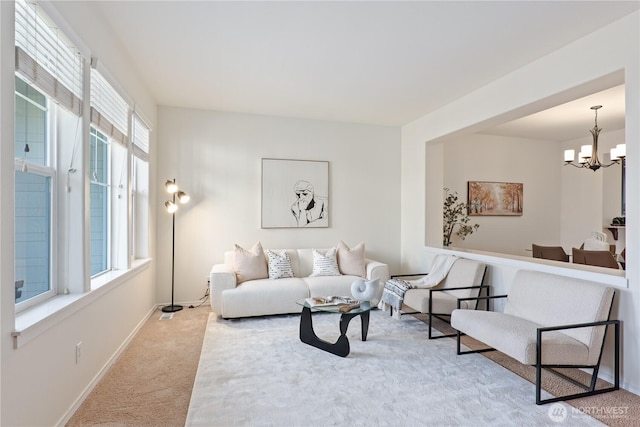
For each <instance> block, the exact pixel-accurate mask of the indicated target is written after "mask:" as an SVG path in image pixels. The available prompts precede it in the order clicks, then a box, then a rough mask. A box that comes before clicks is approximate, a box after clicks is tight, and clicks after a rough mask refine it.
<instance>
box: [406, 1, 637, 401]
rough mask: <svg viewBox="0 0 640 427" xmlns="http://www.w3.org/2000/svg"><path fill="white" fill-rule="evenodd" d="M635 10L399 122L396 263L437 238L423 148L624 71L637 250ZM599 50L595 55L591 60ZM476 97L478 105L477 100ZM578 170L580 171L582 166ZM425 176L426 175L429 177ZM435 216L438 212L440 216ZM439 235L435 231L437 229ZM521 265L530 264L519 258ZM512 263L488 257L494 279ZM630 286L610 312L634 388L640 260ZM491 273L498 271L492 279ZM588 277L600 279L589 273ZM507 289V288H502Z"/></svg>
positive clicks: (411, 263) (439, 182)
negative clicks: (619, 328)
mask: <svg viewBox="0 0 640 427" xmlns="http://www.w3.org/2000/svg"><path fill="white" fill-rule="evenodd" d="M639 22H640V13H638V12H636V13H633V14H631V15H629V16H627V17H625V18H623V19H621V20H619V21H617V22H615V23H613V24H611V25H609V26H607V27H604V28H603V29H601V30H599V31H596V32H594V33H592V34H590V35H589V36H587V37H584V38H582V39H580V40H577V41H575V42H574V43H571V44H569V45H567V46H565V47H564V48H562V49H560V50H558V51H556V52H554V53H552V54H550V55H547V56H545V57H543V58H540V59H539V60H537V61H535V62H534V63H532V64H529V65H527V66H525V67H522V68H521V69H519V70H517V71H515V72H513V73H511V74H509V75H506V76H504V77H503V78H501V79H499V80H497V81H495V82H493V83H491V84H489V85H487V86H485V87H483V88H480V89H479V90H477V91H475V92H473V93H470V94H468V95H467V96H465V97H464V98H461V99H459V100H457V101H455V102H453V103H451V104H449V105H447V106H444V107H443V108H441V109H439V110H437V111H435V112H433V113H431V114H428V115H426V116H424V117H421V118H420V119H418V120H416V121H414V122H412V123H410V124H408V125H406V126H404V127H403V128H402V208H403V211H402V268H403V269H405V270H415V269H419V268H424V264H425V263H426V262H428V254H426V253H425V249H427V248H425V242H426V244H427V245H429V244H431V245H432V246H437V245H435V244H433V243H431V242H438V241H440V234H441V233H442V231H441V230H442V219H441V215H442V214H441V209H440V213H438V210H437V208H436V206H441V204H442V187H443V184H444V172H442V173H441V170H440V167H441V166H436V167H434V169H435V171H431V170H429V169H428V168H426V166H425V165H426V161H425V160H426V158H427V156H429V157H431V156H435V157H438V156H440V158H442V154H441V153H442V151H443V148H442V144H443V142H442V141H438V139H439V138H443V137H445V136H447V135H452V134H454V133H467V134H470V133H473V132H475V131H477V130H478V129H480V128H482V127H485V126H487V125H488V124H490V123H499V122H501V121H507V120H510V119H514V118H517V117H520V116H523V115H526V114H529V113H531V112H533V111H536V110H540V109H543V108H548V107H550V106H552V105H553V104H558V103H560V102H558V101H559V100H560V101H568V100H570V99H571V98H570V97H573V98H576V97H579V96H584V95H586V94H588V93H589V92H585V90H587V89H590V90H591V93H593V92H596V91H598V90H602V89H604V88H605V87H612V86H614V85H615V84H620V83H622V82H620V81H614V82H613V84H610V85H609V86H605V87H602V84H601V82H602V81H603V80H604V81H610V80H611V77H612V76H613V77H614V79H613V80H616V77H617V75H619V74H620V71H621V70H622V72H623V73H624V83H625V94H626V96H625V110H626V128H625V140H626V143H627V186H628V187H627V188H628V189H629V190H628V191H627V196H626V197H627V218H628V221H627V227H626V238H627V246H626V248H627V258H628V259H638V253H640V221H638V218H640V194H639V193H638V192H637V191H636V190H635V189H637V188H638V187H639V186H640V142H639V141H640V95H639V94H640V42H639V40H640V35H639V31H638V27H639V25H638V23H639ZM594 52H597V53H598V59H597V61H594V60H593V54H594ZM479 105H481V106H482V108H478V106H479ZM582 172H583V173H584V171H582ZM427 178H428V179H427ZM525 209H526V207H525ZM438 216H440V217H438ZM435 236H437V238H436V237H435ZM522 265H523V266H526V268H535V265H529V264H522ZM512 268H513V264H511V263H509V262H507V261H506V260H505V261H501V260H500V259H499V258H497V259H495V260H494V264H492V265H491V269H492V273H491V275H490V277H491V278H492V279H491V280H492V284H496V283H500V284H501V285H502V284H504V283H508V281H506V282H505V281H504V280H503V279H504V277H509V275H510V274H511V273H510V272H508V271H507V270H509V269H512ZM626 276H627V279H628V283H629V286H628V288H625V289H617V291H618V298H617V301H616V306H615V310H614V313H613V315H614V316H615V317H617V318H619V319H621V320H623V321H624V326H623V369H622V381H623V387H625V388H627V389H631V390H634V391H635V392H636V393H640V363H639V362H640V318H639V317H638V315H637V313H638V312H640V263H629V264H628V265H627V271H626ZM497 278H501V279H500V280H498V279H497ZM594 280H598V278H597V277H594ZM504 290H508V289H504Z"/></svg>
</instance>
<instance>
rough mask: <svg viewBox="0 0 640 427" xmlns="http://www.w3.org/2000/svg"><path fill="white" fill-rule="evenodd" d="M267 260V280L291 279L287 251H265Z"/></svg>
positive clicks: (291, 273) (291, 272) (291, 274)
mask: <svg viewBox="0 0 640 427" xmlns="http://www.w3.org/2000/svg"><path fill="white" fill-rule="evenodd" d="M267 258H269V279H272V280H273V279H284V278H287V277H293V269H292V268H291V260H290V259H289V255H288V254H287V251H282V252H281V253H277V252H274V251H272V250H270V249H267Z"/></svg>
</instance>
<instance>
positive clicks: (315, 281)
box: [303, 275, 358, 297]
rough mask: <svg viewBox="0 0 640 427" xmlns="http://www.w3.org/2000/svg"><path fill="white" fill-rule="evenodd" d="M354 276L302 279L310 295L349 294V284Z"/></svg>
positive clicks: (353, 279)
mask: <svg viewBox="0 0 640 427" xmlns="http://www.w3.org/2000/svg"><path fill="white" fill-rule="evenodd" d="M357 278H358V277H356V276H342V275H341V276H318V277H305V278H304V279H303V280H304V281H305V282H306V283H307V286H309V295H310V296H312V297H327V296H345V297H348V296H351V284H352V283H353V282H354V281H355V280H356V279H357Z"/></svg>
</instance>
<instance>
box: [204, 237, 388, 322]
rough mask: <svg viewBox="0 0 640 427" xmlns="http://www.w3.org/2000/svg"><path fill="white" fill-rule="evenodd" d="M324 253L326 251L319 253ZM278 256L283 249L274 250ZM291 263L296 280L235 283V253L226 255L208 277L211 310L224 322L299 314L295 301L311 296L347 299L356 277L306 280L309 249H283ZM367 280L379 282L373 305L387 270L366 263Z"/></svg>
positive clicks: (309, 266) (310, 260)
mask: <svg viewBox="0 0 640 427" xmlns="http://www.w3.org/2000/svg"><path fill="white" fill-rule="evenodd" d="M318 250H319V251H320V252H323V253H324V252H326V251H327V249H318ZM274 251H276V252H278V253H280V252H281V251H283V249H275V250H274ZM284 251H286V252H287V254H288V255H289V258H290V260H291V267H292V269H293V273H294V276H295V277H292V278H283V279H255V280H248V281H245V282H242V283H240V284H238V283H237V278H236V274H235V271H234V269H233V257H234V251H226V252H225V254H224V264H215V265H214V266H213V267H212V268H211V272H210V275H209V280H210V281H209V287H210V296H211V308H212V309H213V311H214V312H215V313H216V314H217V315H219V316H221V317H223V318H238V317H251V316H265V315H272V314H287V313H299V312H301V311H302V306H300V305H298V304H297V303H296V301H297V300H300V299H303V298H308V297H312V296H330V295H339V296H349V295H351V284H352V283H353V282H354V281H355V280H356V279H357V278H358V277H357V276H350V275H340V276H318V277H309V275H310V274H311V273H312V271H313V253H312V249H284ZM365 269H366V280H373V279H379V292H378V294H377V297H376V299H375V300H372V303H374V304H377V303H378V301H379V300H380V297H381V296H382V291H383V289H384V283H385V282H386V281H387V280H388V279H389V267H388V266H387V265H386V264H383V263H381V262H378V261H374V260H371V259H365Z"/></svg>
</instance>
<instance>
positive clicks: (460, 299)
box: [458, 295, 508, 309]
mask: <svg viewBox="0 0 640 427" xmlns="http://www.w3.org/2000/svg"><path fill="white" fill-rule="evenodd" d="M507 296H508V295H491V296H487V297H469V298H458V309H460V301H473V300H476V301H480V300H486V301H487V303H488V302H489V300H491V299H498V298H506V297H507Z"/></svg>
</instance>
